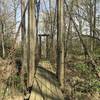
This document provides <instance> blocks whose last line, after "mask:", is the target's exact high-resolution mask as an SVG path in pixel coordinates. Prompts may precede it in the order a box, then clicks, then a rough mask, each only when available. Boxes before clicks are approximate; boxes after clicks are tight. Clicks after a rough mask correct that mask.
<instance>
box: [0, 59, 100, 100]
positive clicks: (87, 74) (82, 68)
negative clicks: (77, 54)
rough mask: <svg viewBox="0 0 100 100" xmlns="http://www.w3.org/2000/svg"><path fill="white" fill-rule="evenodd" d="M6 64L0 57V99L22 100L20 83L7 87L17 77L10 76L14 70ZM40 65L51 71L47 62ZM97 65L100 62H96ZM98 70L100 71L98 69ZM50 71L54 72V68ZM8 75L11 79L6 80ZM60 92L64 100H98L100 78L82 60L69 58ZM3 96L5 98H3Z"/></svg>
mask: <svg viewBox="0 0 100 100" xmlns="http://www.w3.org/2000/svg"><path fill="white" fill-rule="evenodd" d="M6 64H7V61H6V60H2V59H1V58H0V100H22V99H23V94H22V93H21V91H20V92H19V90H20V88H21V86H20V85H17V89H18V90H16V89H14V87H12V88H9V87H8V86H9V85H11V84H13V83H12V82H13V80H16V79H17V78H15V77H14V78H12V77H10V75H11V74H12V75H13V73H15V72H14V71H15V70H12V67H13V68H14V65H8V67H6ZM42 65H43V66H47V69H48V70H49V71H51V69H52V66H51V67H50V65H49V63H47V62H46V63H42ZM99 65H100V63H98V66H99ZM5 68H6V69H5ZM99 68H100V67H99ZM98 70H99V72H100V69H98ZM12 72H13V73H12ZM52 73H55V68H54V71H52ZM13 76H14V75H13ZM9 77H10V78H11V79H10V80H9V82H7V79H8V78H9ZM17 81H18V79H17ZM7 83H8V84H7ZM62 92H63V95H64V97H65V100H100V79H98V78H97V77H96V76H95V74H94V72H93V71H92V69H91V68H89V67H88V66H87V65H86V64H85V62H84V61H80V60H77V61H76V60H75V59H74V60H72V59H71V60H70V61H68V63H67V64H66V66H65V90H64V91H62ZM9 94H10V97H9V96H8V95H9ZM3 97H6V98H5V99H3ZM8 98H9V99H8Z"/></svg>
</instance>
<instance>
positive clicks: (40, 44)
mask: <svg viewBox="0 0 100 100" xmlns="http://www.w3.org/2000/svg"><path fill="white" fill-rule="evenodd" d="M41 46H42V43H41V35H39V58H40V59H41Z"/></svg>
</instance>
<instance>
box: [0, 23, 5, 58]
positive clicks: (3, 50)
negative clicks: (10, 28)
mask: <svg viewBox="0 0 100 100" xmlns="http://www.w3.org/2000/svg"><path fill="white" fill-rule="evenodd" d="M1 25H2V57H3V58H5V46H4V24H3V23H2V22H1Z"/></svg>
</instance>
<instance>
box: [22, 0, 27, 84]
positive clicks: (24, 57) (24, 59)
mask: <svg viewBox="0 0 100 100" xmlns="http://www.w3.org/2000/svg"><path fill="white" fill-rule="evenodd" d="M24 9H25V0H21V16H22V17H23V13H24ZM21 39H22V69H21V71H22V73H21V83H22V84H24V83H23V82H25V86H26V76H25V74H26V73H27V49H26V47H27V44H26V29H25V16H24V17H23V19H22V27H21Z"/></svg>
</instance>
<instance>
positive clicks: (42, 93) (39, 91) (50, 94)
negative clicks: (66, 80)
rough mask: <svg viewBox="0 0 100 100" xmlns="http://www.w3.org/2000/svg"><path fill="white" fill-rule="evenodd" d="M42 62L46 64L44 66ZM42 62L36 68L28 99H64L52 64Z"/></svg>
mask: <svg viewBox="0 0 100 100" xmlns="http://www.w3.org/2000/svg"><path fill="white" fill-rule="evenodd" d="M44 63H47V66H45V67H44V65H46V64H44ZM44 63H40V66H39V68H38V69H37V74H36V77H35V80H34V83H33V91H32V93H31V96H30V100H64V98H63V95H62V93H61V90H60V89H59V83H58V82H57V79H56V77H55V74H54V73H53V68H52V66H51V65H50V63H49V62H44Z"/></svg>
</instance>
